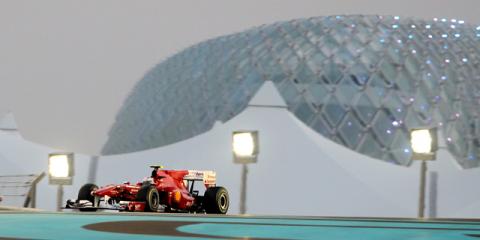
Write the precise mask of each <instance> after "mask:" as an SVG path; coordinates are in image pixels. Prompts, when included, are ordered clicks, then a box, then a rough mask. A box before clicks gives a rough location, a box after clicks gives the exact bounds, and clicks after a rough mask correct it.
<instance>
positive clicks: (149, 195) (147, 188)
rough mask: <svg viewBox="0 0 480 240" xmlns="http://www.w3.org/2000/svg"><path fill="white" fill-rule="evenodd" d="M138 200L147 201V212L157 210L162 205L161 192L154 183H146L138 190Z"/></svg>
mask: <svg viewBox="0 0 480 240" xmlns="http://www.w3.org/2000/svg"><path fill="white" fill-rule="evenodd" d="M137 201H140V202H145V212H156V211H157V210H158V206H160V194H159V193H158V190H157V188H156V187H155V186H154V185H144V186H142V187H141V188H140V190H138V193H137Z"/></svg>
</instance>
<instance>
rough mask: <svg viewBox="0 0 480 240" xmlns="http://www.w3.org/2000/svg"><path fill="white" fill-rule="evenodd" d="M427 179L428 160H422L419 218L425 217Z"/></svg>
mask: <svg viewBox="0 0 480 240" xmlns="http://www.w3.org/2000/svg"><path fill="white" fill-rule="evenodd" d="M426 177H427V160H422V164H421V166H420V192H419V198H418V218H424V217H425V184H426V182H427V181H426Z"/></svg>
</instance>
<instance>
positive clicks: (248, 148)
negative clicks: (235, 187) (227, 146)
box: [232, 131, 258, 164]
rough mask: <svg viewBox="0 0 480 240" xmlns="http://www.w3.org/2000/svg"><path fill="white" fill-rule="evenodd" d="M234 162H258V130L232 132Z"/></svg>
mask: <svg viewBox="0 0 480 240" xmlns="http://www.w3.org/2000/svg"><path fill="white" fill-rule="evenodd" d="M232 149H233V162H234V163H241V164H247V163H256V162H257V155H258V131H235V132H233V134H232Z"/></svg>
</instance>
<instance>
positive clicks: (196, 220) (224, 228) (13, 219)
mask: <svg viewBox="0 0 480 240" xmlns="http://www.w3.org/2000/svg"><path fill="white" fill-rule="evenodd" d="M139 221H142V223H143V222H146V223H149V224H157V223H159V224H171V223H173V225H175V226H177V225H178V227H175V228H174V229H173V230H174V231H176V232H177V233H178V235H176V236H174V234H172V233H171V232H168V231H167V230H168V229H156V231H163V230H165V235H164V234H160V235H151V234H132V233H113V232H105V231H98V230H89V229H87V228H84V226H86V225H91V224H94V225H95V224H102V223H106V222H108V223H111V222H113V223H117V224H123V226H131V228H135V225H134V223H139ZM127 228H129V227H122V229H119V230H121V231H126V230H128V229H127ZM133 230H135V229H133ZM469 235H478V236H480V222H475V221H415V220H399V219H348V218H299V217H285V218H282V217H278V218H277V217H275V218H272V217H238V216H232V217H228V216H227V217H223V216H218V217H215V216H213V217H212V216H206V215H169V214H152V215H127V214H75V213H63V214H62V213H0V239H2V238H7V239H8V238H10V239H11V238H13V239H16V238H18V239H71V240H75V239H129V240H130V239H192V238H195V239H219V238H251V239H328V240H334V239H345V240H350V239H355V240H360V239H371V240H375V239H388V240H395V239H399V240H400V239H401V240H405V239H445V240H446V239H448V240H455V239H459V240H460V239H480V238H479V237H474V236H469ZM185 236H187V237H185Z"/></svg>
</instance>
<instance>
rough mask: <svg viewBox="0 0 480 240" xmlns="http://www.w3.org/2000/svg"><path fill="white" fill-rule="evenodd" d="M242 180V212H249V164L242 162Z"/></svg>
mask: <svg viewBox="0 0 480 240" xmlns="http://www.w3.org/2000/svg"><path fill="white" fill-rule="evenodd" d="M242 165H243V166H242V182H241V186H240V214H245V213H246V212H247V204H246V202H247V174H248V167H247V164H246V163H244V164H242Z"/></svg>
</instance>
